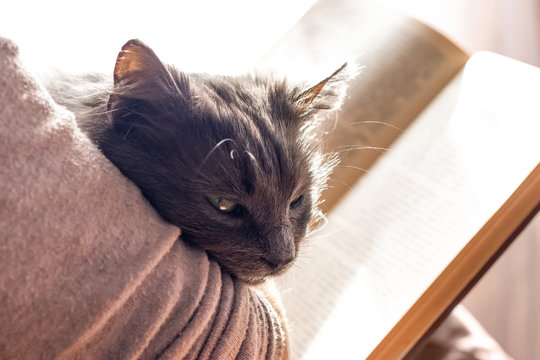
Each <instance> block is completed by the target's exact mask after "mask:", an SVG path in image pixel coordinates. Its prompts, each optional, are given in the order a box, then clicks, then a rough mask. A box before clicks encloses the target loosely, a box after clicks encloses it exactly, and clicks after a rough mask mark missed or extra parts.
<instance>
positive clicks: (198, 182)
mask: <svg viewBox="0 0 540 360" xmlns="http://www.w3.org/2000/svg"><path fill="white" fill-rule="evenodd" d="M345 67H346V64H345V65H343V66H342V67H341V68H339V69H338V70H337V71H336V72H335V73H334V74H332V75H331V76H329V77H328V78H326V79H324V80H322V81H321V82H320V83H318V84H317V85H315V86H313V87H302V86H293V85H290V84H288V83H287V82H286V81H284V80H278V79H276V78H274V77H263V76H241V77H227V76H209V75H204V74H186V73H182V72H180V71H178V70H176V69H175V68H173V67H171V66H168V65H165V64H163V63H162V62H161V61H160V60H159V58H158V57H157V56H156V55H155V53H154V52H153V51H152V50H151V49H150V48H149V47H148V46H146V45H145V44H143V43H142V42H140V41H139V40H130V41H129V42H127V43H126V44H125V45H124V46H123V48H122V51H121V52H120V53H119V55H118V59H117V61H116V66H115V69H114V78H113V79H112V80H113V81H112V83H111V81H110V80H109V81H107V79H105V78H104V77H101V76H86V77H77V78H75V77H73V78H57V79H55V81H54V82H52V83H51V84H50V85H49V86H48V88H49V90H50V92H51V94H52V95H53V98H55V100H56V101H57V102H58V103H59V104H62V105H64V106H66V107H67V108H68V109H70V110H71V111H73V112H74V113H75V114H76V116H77V121H78V123H79V126H80V127H81V129H83V131H84V132H86V133H87V135H88V136H89V137H90V139H92V141H93V142H94V143H95V144H96V145H97V146H98V147H99V149H100V150H101V151H102V152H103V154H105V156H106V157H107V158H109V159H110V160H111V161H112V162H113V163H114V164H115V165H116V166H117V167H118V168H119V169H120V171H121V172H122V173H123V174H124V175H125V176H127V177H128V178H129V179H131V180H132V181H133V182H134V183H135V184H136V185H137V186H138V187H139V188H140V189H141V191H142V193H143V194H144V196H146V198H147V199H148V200H149V202H150V203H151V204H152V205H153V206H154V208H155V209H156V210H157V211H158V212H159V213H160V214H161V215H162V216H163V217H164V218H165V219H166V220H167V221H169V222H171V223H173V224H175V225H178V226H179V227H180V228H181V229H182V238H183V239H185V240H187V241H189V242H191V243H193V244H196V245H198V246H200V247H202V248H203V249H205V250H206V251H207V252H208V254H209V255H210V256H211V257H213V258H215V259H216V260H217V261H218V262H219V263H220V264H221V266H222V267H223V268H224V269H225V270H227V271H229V272H230V273H232V274H234V275H236V276H237V277H238V278H240V279H242V280H244V281H246V282H249V283H258V282H260V281H262V280H264V278H266V277H267V276H272V275H276V274H280V273H282V272H283V271H285V269H287V268H288V267H289V266H290V265H291V264H292V262H293V260H294V259H295V258H296V256H297V254H298V247H299V244H300V242H301V241H302V239H303V238H304V237H305V235H306V233H307V231H308V227H309V225H310V224H313V223H314V221H315V220H316V219H317V215H318V212H317V207H316V206H317V203H318V201H319V195H320V193H321V191H322V189H323V187H324V186H325V183H326V179H327V176H328V175H329V173H330V172H331V169H332V167H333V166H334V165H335V163H336V159H335V157H334V156H332V155H324V154H323V152H322V145H321V138H320V136H321V135H322V133H323V132H324V131H323V129H324V126H322V125H323V123H322V122H321V121H320V120H318V117H317V116H315V114H316V113H317V112H319V111H320V110H325V109H330V108H331V107H333V106H334V105H335V104H336V103H337V102H338V100H339V99H340V97H341V95H342V93H343V91H342V89H343V88H344V85H345V82H344V81H343V80H344V77H345V75H344V73H345V72H344V71H343V70H344V69H345Z"/></svg>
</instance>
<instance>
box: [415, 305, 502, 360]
mask: <svg viewBox="0 0 540 360" xmlns="http://www.w3.org/2000/svg"><path fill="white" fill-rule="evenodd" d="M404 360H512V358H511V357H510V356H509V355H508V354H506V353H505V352H504V350H503V349H502V348H501V347H500V345H499V344H498V343H497V342H496V341H495V340H494V339H493V338H492V337H491V336H490V335H489V334H488V333H487V332H486V330H485V329H484V328H483V327H482V325H480V323H478V321H476V319H475V318H474V317H473V316H472V315H471V314H470V313H469V312H468V311H467V309H465V308H464V307H463V306H462V305H458V306H457V307H456V308H455V309H454V310H453V311H452V313H451V314H450V315H449V316H448V318H447V319H446V320H445V321H444V322H443V323H442V324H441V325H440V326H439V328H438V329H437V330H435V331H434V332H433V334H431V336H430V337H429V338H428V339H427V340H426V342H425V344H423V345H422V346H421V347H419V348H417V349H416V350H415V351H414V352H411V353H410V354H408V355H407V356H406V357H405V359H404Z"/></svg>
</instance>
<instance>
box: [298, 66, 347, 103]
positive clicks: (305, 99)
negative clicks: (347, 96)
mask: <svg viewBox="0 0 540 360" xmlns="http://www.w3.org/2000/svg"><path fill="white" fill-rule="evenodd" d="M348 68H349V66H348V64H347V63H345V64H343V65H341V67H339V69H337V70H336V71H334V73H333V74H332V75H330V76H329V77H327V78H326V79H324V80H322V81H321V82H319V83H318V84H317V85H315V86H313V87H311V88H309V89H307V90H306V91H304V92H302V93H301V94H300V95H299V96H298V97H297V99H296V103H297V105H298V106H299V107H300V109H301V110H302V112H307V111H309V110H320V109H335V108H337V107H339V106H340V105H341V101H342V98H343V95H344V93H345V90H346V83H347V80H349V79H351V78H352V77H353V76H354V75H353V74H351V72H350V71H348Z"/></svg>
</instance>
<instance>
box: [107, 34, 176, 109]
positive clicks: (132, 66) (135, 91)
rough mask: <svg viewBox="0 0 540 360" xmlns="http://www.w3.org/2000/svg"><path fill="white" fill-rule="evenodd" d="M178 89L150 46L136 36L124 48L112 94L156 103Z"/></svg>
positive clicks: (117, 67) (116, 67) (118, 61)
mask: <svg viewBox="0 0 540 360" xmlns="http://www.w3.org/2000/svg"><path fill="white" fill-rule="evenodd" d="M175 90H178V89H177V86H176V84H175V82H174V80H173V78H172V76H171V74H170V73H169V71H168V70H167V68H166V67H165V65H163V63H162V62H161V60H159V58H158V57H157V55H156V54H155V53H154V51H153V50H152V49H150V47H148V46H147V45H145V44H144V43H143V42H142V41H140V40H137V39H133V40H130V41H128V42H127V43H126V44H125V45H124V46H123V47H122V50H121V51H120V53H118V57H117V59H116V64H115V67H114V90H113V94H116V95H119V96H123V97H127V98H132V99H139V100H146V101H148V102H154V101H155V100H158V99H159V97H163V95H170V94H171V93H174V91H175ZM156 95H159V97H158V96H156Z"/></svg>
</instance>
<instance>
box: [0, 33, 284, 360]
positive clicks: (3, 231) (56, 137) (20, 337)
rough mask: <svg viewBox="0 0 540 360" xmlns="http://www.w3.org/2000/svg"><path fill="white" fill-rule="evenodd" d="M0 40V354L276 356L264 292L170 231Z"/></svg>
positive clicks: (276, 329) (279, 345)
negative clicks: (223, 270)
mask: <svg viewBox="0 0 540 360" xmlns="http://www.w3.org/2000/svg"><path fill="white" fill-rule="evenodd" d="M17 53H18V50H17V47H16V46H15V45H14V44H13V43H12V42H10V41H9V40H6V39H3V38H0V358H1V359H15V358H16V359H40V358H42V359H50V358H58V359H73V358H85V359H127V358H141V359H154V358H163V359H168V358H175V359H184V358H185V359H194V358H201V359H233V358H238V359H275V358H279V359H280V358H286V357H287V354H288V347H287V344H286V332H285V328H284V321H283V318H282V316H281V313H280V312H279V307H277V306H276V302H275V301H274V300H273V298H272V297H271V296H270V295H269V294H268V292H266V291H265V290H261V289H254V288H250V287H248V286H247V285H245V284H244V283H242V282H240V281H238V280H236V279H234V278H232V277H231V276H229V275H228V274H226V273H223V272H222V271H221V270H220V267H219V265H218V264H217V263H215V262H214V261H212V260H209V259H208V257H207V255H206V253H205V252H204V251H202V250H200V249H197V248H195V247H192V246H190V245H189V244H186V243H184V242H182V241H181V240H179V239H178V236H179V234H180V230H179V229H178V228H176V227H174V226H171V225H169V224H167V223H165V222H164V221H163V220H162V219H161V218H160V217H159V215H157V213H156V212H155V211H154V210H153V209H152V208H151V207H150V205H149V204H148V203H147V202H146V200H145V199H144V197H143V196H142V195H141V194H140V192H139V190H138V189H137V187H135V186H134V185H133V184H132V183H131V182H130V181H128V180H127V179H126V178H125V177H123V176H122V175H121V174H120V172H119V171H118V170H117V169H116V168H115V167H114V165H112V164H111V163H110V162H109V161H108V160H107V159H106V158H105V157H104V156H103V155H102V154H101V153H100V152H99V151H98V149H97V148H96V147H95V146H94V145H93V144H92V143H91V142H90V141H89V140H88V138H86V137H85V135H83V134H82V133H81V132H80V130H79V129H78V128H77V125H76V123H75V121H74V118H73V115H72V114H71V113H69V112H67V111H66V110H65V109H63V108H60V107H59V106H57V105H55V104H54V103H53V101H52V100H51V98H50V97H49V96H48V94H47V92H46V91H45V90H44V89H43V88H42V87H41V86H40V85H39V83H38V82H37V81H36V80H34V78H33V77H32V76H31V75H30V74H29V73H27V72H26V70H25V69H24V67H23V66H22V65H21V64H20V61H19V60H18V55H17Z"/></svg>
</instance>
